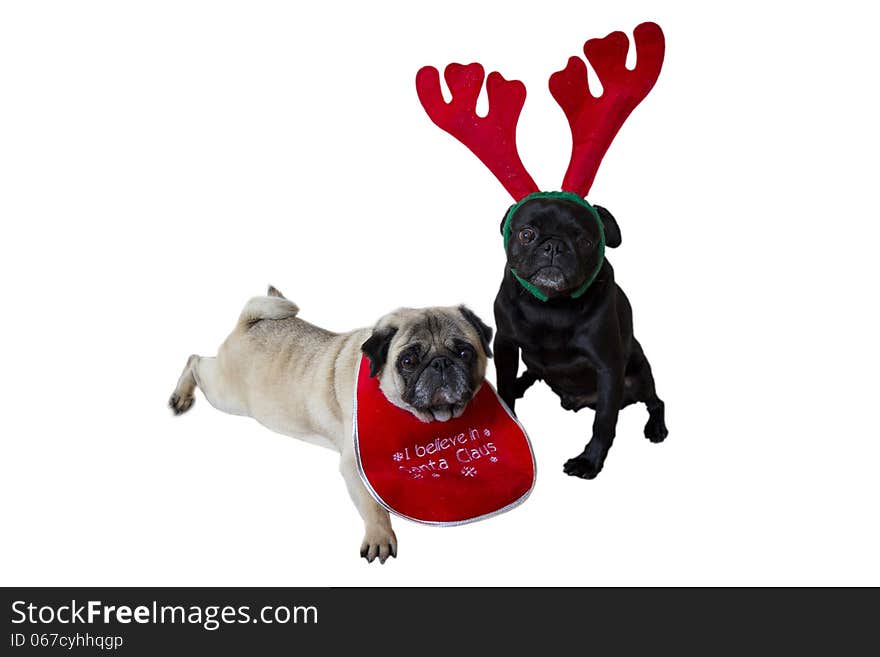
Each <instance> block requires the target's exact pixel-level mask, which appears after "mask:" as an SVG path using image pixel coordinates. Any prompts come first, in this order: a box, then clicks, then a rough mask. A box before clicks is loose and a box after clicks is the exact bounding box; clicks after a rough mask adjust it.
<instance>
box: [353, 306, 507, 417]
mask: <svg viewBox="0 0 880 657" xmlns="http://www.w3.org/2000/svg"><path fill="white" fill-rule="evenodd" d="M491 339H492V329H491V328H490V327H489V326H486V324H485V323H483V321H482V320H481V319H480V318H479V317H477V316H476V315H475V314H474V313H473V312H471V311H470V310H469V309H468V308H466V307H465V306H459V307H457V308H453V307H443V308H424V309H412V308H402V309H400V310H396V311H395V312H393V313H391V314H389V315H386V316H385V317H383V318H382V319H381V320H379V322H378V323H377V324H376V327H375V328H374V329H373V334H372V335H371V336H370V338H369V339H368V340H367V341H366V342H364V344H363V346H362V350H363V352H364V354H365V355H366V356H367V357H368V358H369V360H370V376H378V377H379V387H380V388H381V390H382V392H383V393H384V394H385V397H386V398H387V399H388V401H390V402H391V403H392V404H394V405H395V406H399V407H400V408H402V409H404V410H406V411H409V412H410V413H412V414H413V415H415V416H416V417H417V418H419V419H420V420H421V421H422V422H433V421H439V422H445V421H446V420H449V419H450V418H453V417H459V416H460V415H461V414H462V413H463V412H464V409H465V407H466V406H467V404H468V402H469V401H470V400H471V398H472V397H473V396H474V394H475V393H476V392H477V390H478V389H479V387H480V384H481V383H482V382H483V378H484V376H485V374H486V362H487V358H489V357H490V356H491V355H492V352H491V350H490V347H489V343H490V340H491Z"/></svg>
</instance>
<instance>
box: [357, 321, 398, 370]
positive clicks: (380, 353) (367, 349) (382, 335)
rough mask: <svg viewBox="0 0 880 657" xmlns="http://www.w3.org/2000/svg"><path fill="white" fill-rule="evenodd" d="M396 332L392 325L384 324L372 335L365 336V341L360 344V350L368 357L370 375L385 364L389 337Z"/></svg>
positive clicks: (389, 341)
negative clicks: (384, 325)
mask: <svg viewBox="0 0 880 657" xmlns="http://www.w3.org/2000/svg"><path fill="white" fill-rule="evenodd" d="M395 333H397V328H396V327H394V326H386V327H384V328H380V329H376V330H374V331H373V335H371V336H370V337H369V338H367V341H366V342H364V343H363V344H362V345H361V351H362V352H364V355H365V356H366V357H367V358H369V359H370V377H371V378H372V377H374V376H376V375H377V374H378V373H379V372H381V371H382V368H383V367H384V366H385V361H387V360H388V348H389V347H391V339H392V338H393V337H394V334H395Z"/></svg>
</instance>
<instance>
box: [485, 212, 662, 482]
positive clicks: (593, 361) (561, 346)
mask: <svg viewBox="0 0 880 657" xmlns="http://www.w3.org/2000/svg"><path fill="white" fill-rule="evenodd" d="M596 210H597V211H598V212H599V217H600V219H601V220H602V223H603V228H604V230H605V236H606V246H607V247H612V248H613V247H615V246H617V245H619V244H620V241H621V238H620V229H619V227H618V226H617V222H616V221H615V220H614V217H613V216H612V215H611V213H610V212H608V211H607V210H606V209H605V208H600V207H598V206H596ZM526 229H528V230H529V231H532V232H531V233H530V232H526V233H525V234H524V237H525V238H529V237H532V233H534V237H532V239H531V240H526V242H527V243H524V240H523V239H521V237H522V236H523V232H522V231H524V230H526ZM597 236H598V227H597V226H596V221H595V218H594V217H592V215H590V213H589V211H588V210H587V209H586V208H583V207H581V206H578V205H577V204H576V203H573V202H571V201H566V200H562V199H535V200H533V201H529V202H527V203H524V204H523V205H522V206H520V208H519V209H518V210H517V213H516V214H515V215H514V216H513V217H512V218H511V230H510V239H509V241H508V243H507V244H506V245H505V249H506V251H507V256H508V263H507V267H506V268H505V272H504V279H503V281H502V283H501V288H500V290H499V291H498V296H497V297H496V299H495V321H496V324H497V329H498V332H497V334H496V336H495V369H496V371H497V374H498V393H499V394H500V395H501V398H502V399H503V400H504V401H505V403H506V404H507V405H508V406H509V407H510V408H511V410H513V408H514V404H515V401H516V399H518V398H519V397H522V396H523V394H524V393H525V391H526V390H527V389H528V387H529V386H531V385H532V384H533V383H534V382H535V381H539V380H543V381H544V382H546V383H547V385H549V386H550V388H551V389H552V390H553V391H554V392H555V393H556V394H557V395H558V396H559V397H560V400H561V402H562V407H563V408H565V409H568V410H574V411H577V410H580V409H581V408H584V407H589V408H592V409H595V411H596V415H595V418H594V421H593V433H592V438H591V440H590V441H589V443H588V444H587V446H586V447H585V449H584V451H583V452H582V453H581V454H579V455H578V456H576V457H574V458H573V459H570V460H569V461H568V462H566V464H565V468H564V470H565V472H566V473H567V474H569V475H573V476H576V477H582V478H585V479H592V478H593V477H595V476H596V475H597V474H599V471H600V470H601V469H602V466H603V464H604V462H605V457H606V455H607V454H608V450H609V449H610V447H611V443H612V441H613V440H614V435H615V430H616V426H617V415H618V412H619V411H620V409H621V408H623V407H624V406H627V405H628V404H632V403H635V402H644V403H645V404H646V406H647V408H648V413H649V416H650V417H649V419H648V423H647V424H646V425H645V436H646V437H647V438H648V439H649V440H651V441H652V442H661V441H662V440H663V439H664V438H666V435H667V429H666V424H665V420H664V405H663V402H662V401H661V400H660V398H659V397H657V393H656V391H655V389H654V378H653V376H652V374H651V366H650V365H649V363H648V359H647V358H646V357H645V354H644V352H643V351H642V347H641V345H639V343H638V341H637V340H636V339H635V337H634V336H633V324H632V309H631V308H630V304H629V301H628V300H627V298H626V295H625V294H624V293H623V290H621V289H620V287H618V286H617V284H616V283H615V282H614V270H613V269H612V267H611V264H610V263H609V262H608V261H607V259H606V260H605V261H604V263H603V264H602V267H601V269H600V270H599V274H598V276H597V277H596V279H595V280H594V282H593V283H592V285H591V286H590V287H589V288H588V289H587V291H586V293H585V294H583V295H582V296H580V297H579V298H577V299H574V298H572V297H571V292H572V291H573V290H576V289H577V288H578V286H579V285H581V284H582V283H583V282H584V281H585V280H586V276H587V275H588V274H589V272H591V271H593V270H594V269H595V267H596V265H597V264H598V253H597V247H596V244H595V241H596V238H597ZM511 267H512V268H514V269H516V270H517V272H518V273H519V274H520V276H522V277H524V278H526V279H527V280H529V281H530V282H531V283H533V284H535V285H537V286H538V288H539V289H541V291H542V292H544V293H546V294H547V295H548V297H550V298H549V299H548V300H547V301H546V302H544V301H540V300H539V299H537V298H536V297H534V296H533V295H532V294H531V293H529V292H528V291H527V290H525V289H524V288H523V286H522V285H520V283H519V282H518V281H517V280H516V279H515V278H514V276H513V274H512V273H511V271H510V269H511ZM548 272H549V273H548ZM520 353H521V355H522V360H523V363H524V364H525V366H526V371H525V372H524V373H523V375H522V376H521V377H519V378H517V369H518V367H519V358H520Z"/></svg>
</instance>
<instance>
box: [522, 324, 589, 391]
mask: <svg viewBox="0 0 880 657" xmlns="http://www.w3.org/2000/svg"><path fill="white" fill-rule="evenodd" d="M541 335H542V336H543V337H542V340H541V341H540V342H520V344H519V348H520V350H521V352H522V360H523V363H524V364H525V366H526V368H527V370H528V371H529V372H531V373H532V374H534V375H535V376H536V377H537V378H539V379H541V380H543V381H544V382H545V383H546V384H547V385H548V386H550V389H551V390H553V392H555V393H556V394H557V395H559V397H560V398H561V399H562V405H563V406H564V407H565V408H581V407H583V406H584V405H585V404H586V403H588V402H591V401H593V400H594V399H595V393H596V386H597V377H596V363H595V362H594V361H593V359H592V358H591V357H590V355H589V354H588V352H587V351H586V350H585V349H582V348H579V347H578V345H577V342H576V340H575V339H574V337H573V336H572V335H571V334H569V335H562V334H560V333H554V332H550V331H546V330H545V331H543V332H541Z"/></svg>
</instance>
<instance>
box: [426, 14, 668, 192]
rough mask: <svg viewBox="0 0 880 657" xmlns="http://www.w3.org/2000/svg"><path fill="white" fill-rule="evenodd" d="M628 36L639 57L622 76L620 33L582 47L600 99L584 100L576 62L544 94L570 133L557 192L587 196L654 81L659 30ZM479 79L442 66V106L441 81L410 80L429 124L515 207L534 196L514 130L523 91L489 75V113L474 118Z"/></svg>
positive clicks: (472, 72) (582, 75) (476, 73)
mask: <svg viewBox="0 0 880 657" xmlns="http://www.w3.org/2000/svg"><path fill="white" fill-rule="evenodd" d="M633 36H634V37H635V46H636V57H637V61H636V66H635V68H634V69H633V70H629V69H627V68H626V54H627V50H628V49H629V40H628V39H627V37H626V35H625V34H624V33H623V32H612V33H611V34H609V35H608V36H606V37H605V38H604V39H590V40H589V41H587V42H586V43H585V44H584V54H585V55H586V56H587V59H588V60H589V62H590V64H591V65H592V66H593V69H594V70H595V71H596V74H597V75H598V77H599V81H600V82H601V83H602V90H603V92H602V95H601V96H599V97H596V96H593V95H592V94H591V93H590V90H589V87H588V86H587V67H586V65H585V64H584V62H583V60H582V59H580V58H579V57H572V58H571V59H569V60H568V65H567V66H566V67H565V68H564V69H563V70H561V71H558V72H557V73H554V74H553V75H552V76H551V77H550V93H551V94H552V95H553V98H555V99H556V102H557V103H559V105H560V106H561V107H562V110H563V111H564V112H565V116H566V118H568V123H569V126H570V127H571V139H572V148H571V160H570V162H569V164H568V170H567V171H566V172H565V178H564V179H563V182H562V189H563V191H567V192H573V193H575V194H577V195H578V196H580V197H584V196H586V195H587V193H588V192H589V191H590V186H591V185H592V184H593V178H595V176H596V172H597V171H598V169H599V164H600V163H601V162H602V157H603V156H604V155H605V152H606V151H607V150H608V147H609V146H610V145H611V142H612V141H613V140H614V136H615V135H616V134H617V132H618V130H620V128H621V126H622V125H623V123H624V121H626V119H627V117H628V116H629V115H630V113H631V112H632V111H633V110H634V109H635V108H636V106H637V105H638V104H639V103H640V102H641V101H642V99H643V98H644V97H645V96H647V95H648V92H649V91H651V88H652V87H653V86H654V83H655V82H656V81H657V77H658V76H659V75H660V68H661V67H662V66H663V53H664V50H665V42H664V39H663V31H662V30H661V29H660V26H659V25H657V24H656V23H642V24H641V25H639V26H638V27H637V28H636V29H635V31H634V33H633ZM483 76H484V73H483V67H482V66H481V65H480V64H468V65H467V66H463V65H461V64H450V65H449V66H447V67H446V70H445V71H444V77H445V78H446V84H447V85H449V91H450V92H451V94H452V100H451V101H450V102H449V103H447V102H445V101H444V100H443V96H442V93H441V91H440V74H439V73H438V71H437V69H436V68H434V67H433V66H425V67H424V68H422V69H421V70H420V71H419V72H418V74H417V75H416V91H417V92H418V94H419V100H420V101H421V102H422V106H423V107H424V108H425V112H427V113H428V116H429V117H431V120H432V121H433V122H434V123H436V124H437V125H438V126H439V127H441V128H442V129H443V130H445V131H446V132H448V133H449V134H451V135H452V136H453V137H455V138H456V139H458V140H459V141H460V142H461V143H463V144H464V145H465V146H467V147H468V148H469V149H471V151H472V152H473V153H474V155H476V156H477V157H478V158H480V161H482V162H483V164H485V165H486V166H487V167H488V168H489V170H490V171H491V172H492V173H493V174H495V177H496V178H498V180H499V181H500V182H501V184H502V185H504V188H505V189H506V190H507V191H508V192H510V195H511V196H513V198H514V199H516V200H517V201H519V200H520V199H522V198H524V197H525V196H528V195H529V194H532V193H534V192H537V191H538V186H537V185H536V184H535V181H534V180H532V177H531V176H530V175H529V173H528V171H526V168H525V167H524V166H523V163H522V160H520V157H519V153H518V152H517V150H516V122H517V120H518V119H519V115H520V112H521V111H522V107H523V103H525V98H526V88H525V85H523V83H522V82H520V81H518V80H505V79H504V78H503V77H502V76H501V74H500V73H497V72H493V73H490V74H489V78H488V80H487V82H486V91H487V94H488V97H489V113H488V114H487V115H486V116H485V117H479V116H477V114H476V106H477V96H478V95H479V93H480V89H481V88H482V86H483Z"/></svg>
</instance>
